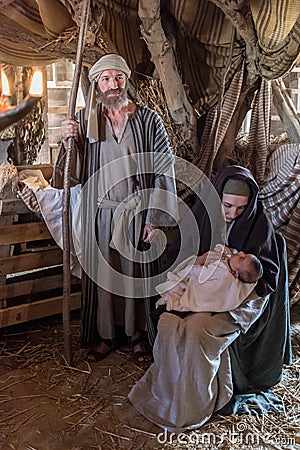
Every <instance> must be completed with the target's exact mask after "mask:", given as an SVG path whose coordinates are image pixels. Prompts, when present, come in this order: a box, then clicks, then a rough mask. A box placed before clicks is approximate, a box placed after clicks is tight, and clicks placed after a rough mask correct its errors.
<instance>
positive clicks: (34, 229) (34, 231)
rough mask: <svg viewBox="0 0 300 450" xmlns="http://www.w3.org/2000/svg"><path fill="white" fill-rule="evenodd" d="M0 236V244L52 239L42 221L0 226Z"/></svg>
mask: <svg viewBox="0 0 300 450" xmlns="http://www.w3.org/2000/svg"><path fill="white" fill-rule="evenodd" d="M0 236H1V239H0V244H1V245H10V244H17V243H22V242H31V241H41V240H43V239H52V236H51V234H50V232H49V230H48V228H47V225H46V224H45V223H44V222H28V223H21V224H15V225H10V226H6V227H0Z"/></svg>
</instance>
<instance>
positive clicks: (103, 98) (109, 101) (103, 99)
mask: <svg viewBox="0 0 300 450" xmlns="http://www.w3.org/2000/svg"><path fill="white" fill-rule="evenodd" d="M115 90H117V89H115ZM119 91H120V94H119V96H118V97H107V92H101V91H100V90H97V93H96V101H97V103H102V105H103V106H105V107H106V108H107V109H116V110H120V109H122V108H123V106H126V105H127V103H128V98H127V91H128V89H127V88H125V89H119Z"/></svg>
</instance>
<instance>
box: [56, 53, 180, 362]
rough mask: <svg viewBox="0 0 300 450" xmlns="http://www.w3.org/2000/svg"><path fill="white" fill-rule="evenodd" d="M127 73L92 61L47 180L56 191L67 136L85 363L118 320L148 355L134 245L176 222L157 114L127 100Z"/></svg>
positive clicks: (168, 158)
mask: <svg viewBox="0 0 300 450" xmlns="http://www.w3.org/2000/svg"><path fill="white" fill-rule="evenodd" d="M130 74H131V71H130V69H129V67H128V65H127V63H126V61H125V60H124V59H123V58H122V57H121V56H119V55H117V54H107V55H104V56H102V57H101V58H100V59H99V60H98V61H97V62H96V63H95V64H94V65H93V66H92V68H91V69H90V71H89V79H90V82H91V87H90V92H89V98H88V101H87V106H86V108H85V109H84V110H81V111H79V113H78V114H77V117H76V119H77V120H71V119H66V120H64V121H63V122H62V125H61V135H62V148H61V151H60V154H59V156H58V159H57V162H56V165H55V168H54V175H53V185H54V186H55V187H58V188H61V187H63V185H62V180H63V167H64V161H65V153H66V152H65V148H66V146H67V140H68V139H69V138H70V137H72V138H74V139H75V151H74V153H75V154H74V155H73V165H72V173H71V183H72V184H73V185H75V184H79V183H81V184H82V192H83V197H82V200H81V228H82V230H83V231H82V232H83V235H82V252H83V259H82V260H81V261H82V266H83V274H82V327H81V345H82V346H83V347H88V348H89V353H88V360H89V361H100V360H102V359H103V358H104V357H105V356H106V355H108V354H109V352H110V351H111V350H113V349H114V347H115V342H116V326H118V325H121V326H123V327H124V329H125V333H126V334H127V336H128V337H130V338H131V344H132V350H133V353H134V356H135V358H136V360H137V361H138V362H147V361H150V360H151V359H152V354H151V351H150V349H149V347H148V343H147V335H146V332H147V314H146V310H145V303H144V301H143V299H142V298H141V295H140V292H138V290H139V289H138V287H137V286H140V285H139V283H136V280H140V281H141V273H140V268H141V266H143V264H141V259H140V255H141V254H142V252H141V245H142V243H143V242H146V243H149V242H150V240H149V236H150V234H151V233H152V235H153V231H154V229H155V228H158V227H161V226H174V224H175V223H174V218H173V217H171V216H172V215H173V214H174V215H175V214H176V212H175V211H174V207H175V208H176V202H175V201H174V199H175V194H176V188H175V178H174V157H173V154H172V150H171V147H170V143H169V139H168V137H167V133H166V131H165V128H164V126H163V123H162V121H161V119H160V117H159V116H158V114H157V113H156V112H155V111H153V110H151V109H149V108H147V107H145V106H141V105H138V104H135V103H134V102H133V101H131V100H130V99H129V98H128V96H127V91H128V79H129V77H130ZM168 211H169V213H168ZM154 234H155V233H154ZM148 245H150V244H148ZM144 266H145V265H144ZM119 275H120V276H119Z"/></svg>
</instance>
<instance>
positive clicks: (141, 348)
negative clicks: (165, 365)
mask: <svg viewBox="0 0 300 450" xmlns="http://www.w3.org/2000/svg"><path fill="white" fill-rule="evenodd" d="M131 346H132V352H133V356H134V359H135V360H136V362H139V363H143V362H152V361H153V356H152V351H151V349H150V347H149V345H148V342H147V341H146V340H145V338H143V337H137V338H135V339H133V340H132V342H131Z"/></svg>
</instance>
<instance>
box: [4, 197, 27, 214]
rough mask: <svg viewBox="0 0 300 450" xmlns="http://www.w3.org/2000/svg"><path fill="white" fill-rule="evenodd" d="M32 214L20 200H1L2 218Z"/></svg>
mask: <svg viewBox="0 0 300 450" xmlns="http://www.w3.org/2000/svg"><path fill="white" fill-rule="evenodd" d="M30 212H31V211H30V209H28V208H27V206H26V205H25V203H24V202H23V200H21V199H20V198H13V199H10V198H9V199H3V200H0V216H12V215H14V214H28V213H30Z"/></svg>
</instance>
